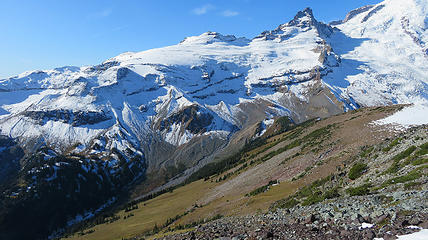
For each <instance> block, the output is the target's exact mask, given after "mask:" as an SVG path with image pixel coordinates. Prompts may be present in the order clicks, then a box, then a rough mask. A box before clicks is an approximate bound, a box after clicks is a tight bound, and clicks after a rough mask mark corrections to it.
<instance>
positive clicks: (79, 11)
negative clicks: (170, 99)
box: [0, 0, 382, 79]
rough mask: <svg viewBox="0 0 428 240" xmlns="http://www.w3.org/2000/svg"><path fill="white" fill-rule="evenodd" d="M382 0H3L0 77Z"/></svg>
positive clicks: (324, 15) (334, 13) (247, 33)
mask: <svg viewBox="0 0 428 240" xmlns="http://www.w3.org/2000/svg"><path fill="white" fill-rule="evenodd" d="M379 2H382V1H380V0H357V1H346V2H343V1H339V0H327V1H322V2H319V1H316V0H307V1H304V2H302V1H300V2H296V1H280V0H270V1H268V3H261V2H258V1H255V0H233V1H226V0H218V1H212V0H211V1H198V0H189V1H186V2H176V1H173V0H168V1H165V2H163V3H159V2H141V1H137V0H129V1H126V4H122V3H119V2H117V1H114V0H108V1H100V0H96V1H91V2H85V1H82V0H78V1H75V2H72V3H71V2H59V1H55V0H47V1H44V2H43V3H39V2H37V3H36V2H33V1H31V0H25V1H22V2H20V3H16V2H14V1H12V0H5V2H4V3H2V9H1V10H0V11H1V14H0V31H1V32H2V33H3V36H2V38H1V39H0V52H1V53H2V54H1V55H0V79H4V78H8V77H13V76H16V75H18V74H20V73H23V72H26V71H34V70H48V69H54V68H60V67H64V66H76V67H82V66H90V65H96V64H99V63H101V62H103V61H105V60H107V59H109V58H112V57H115V56H117V55H119V54H121V53H124V52H140V51H145V50H149V49H153V48H160V47H165V46H170V45H174V44H178V43H179V42H180V41H181V40H183V39H184V38H186V37H189V36H197V35H200V34H202V33H204V32H208V31H212V32H219V33H221V34H223V35H235V36H236V37H246V38H249V39H252V38H254V37H256V36H257V35H258V34H260V33H261V32H263V31H265V30H272V29H275V28H276V27H277V26H278V25H280V24H283V23H286V22H288V21H290V20H291V19H292V18H293V17H294V16H295V14H296V13H297V12H298V11H301V10H303V9H305V8H306V7H310V8H311V9H312V10H313V12H314V15H315V18H316V19H317V20H319V21H322V22H324V23H329V22H331V21H334V20H341V19H343V18H344V17H345V16H346V14H347V13H348V12H349V11H351V10H353V9H356V8H358V7H362V6H365V5H370V4H377V3H379ZM166 3H168V4H166Z"/></svg>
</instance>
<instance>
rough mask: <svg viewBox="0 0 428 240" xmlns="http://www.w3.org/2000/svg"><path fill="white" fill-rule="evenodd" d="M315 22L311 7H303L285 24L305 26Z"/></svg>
mask: <svg viewBox="0 0 428 240" xmlns="http://www.w3.org/2000/svg"><path fill="white" fill-rule="evenodd" d="M315 22H317V21H316V20H315V17H314V14H313V12H312V9H311V8H305V9H304V10H303V11H299V12H298V13H297V14H296V16H295V17H294V19H293V20H291V21H290V22H289V23H288V24H287V26H298V27H307V26H310V25H314V23H315Z"/></svg>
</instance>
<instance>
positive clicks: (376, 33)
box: [323, 0, 428, 106]
mask: <svg viewBox="0 0 428 240" xmlns="http://www.w3.org/2000/svg"><path fill="white" fill-rule="evenodd" d="M363 10H364V11H363ZM427 12H428V2H427V1H425V0H387V1H384V2H381V3H379V4H377V5H375V6H370V8H362V9H360V11H356V12H355V13H354V14H352V15H351V16H350V17H349V18H347V19H346V21H343V22H342V23H341V24H339V25H336V27H337V28H338V29H339V31H335V34H334V36H333V37H332V38H331V39H330V40H329V41H330V43H331V45H332V46H333V48H334V50H335V51H336V53H338V54H340V57H341V59H342V66H341V67H340V68H339V69H337V70H336V71H335V72H334V74H332V75H330V76H328V77H327V78H324V79H323V80H324V81H325V82H326V83H327V84H329V85H330V86H331V88H332V89H333V90H334V91H335V92H336V93H337V94H338V95H341V96H342V97H343V98H350V97H352V98H353V99H355V100H356V101H357V102H358V103H359V104H360V105H362V106H373V105H384V104H395V103H415V102H427V99H428V95H427V92H428V75H427V73H428V51H427V49H428V45H427V41H428V14H427Z"/></svg>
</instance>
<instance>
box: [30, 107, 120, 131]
mask: <svg viewBox="0 0 428 240" xmlns="http://www.w3.org/2000/svg"><path fill="white" fill-rule="evenodd" d="M23 115H24V116H25V117H28V118H31V119H33V120H35V121H36V123H37V124H39V125H45V124H46V122H47V121H58V122H62V123H68V124H70V125H71V126H73V127H78V126H82V125H93V124H97V123H100V122H104V121H107V120H110V119H111V118H112V117H109V116H106V114H105V113H103V112H93V111H90V112H84V111H77V112H72V111H69V110H63V109H59V110H48V111H26V112H24V113H23Z"/></svg>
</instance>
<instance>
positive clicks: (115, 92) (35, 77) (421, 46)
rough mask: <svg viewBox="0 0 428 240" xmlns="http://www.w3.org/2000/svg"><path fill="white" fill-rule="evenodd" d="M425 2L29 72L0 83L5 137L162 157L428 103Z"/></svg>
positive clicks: (393, 1) (0, 124) (398, 0)
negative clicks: (275, 128) (270, 123)
mask: <svg viewBox="0 0 428 240" xmlns="http://www.w3.org/2000/svg"><path fill="white" fill-rule="evenodd" d="M427 5H428V3H427V2H426V1H424V0H386V1H384V2H381V3H379V4H377V5H374V6H366V7H362V8H360V9H357V10H355V11H352V12H351V13H350V14H348V16H347V17H346V19H345V20H343V21H339V22H336V23H335V25H332V26H330V25H326V24H324V23H321V22H319V21H317V20H316V19H315V17H314V16H313V14H312V10H310V9H305V10H303V11H301V12H299V13H298V14H297V15H296V16H295V18H294V19H292V20H291V21H290V22H288V23H286V24H282V25H280V26H279V27H278V28H277V29H274V30H271V31H265V32H263V33H261V34H260V35H259V36H257V37H255V38H254V39H251V40H250V39H245V38H236V37H234V36H224V35H221V34H219V33H215V32H207V33H204V34H202V35H200V36H193V37H188V38H186V39H184V40H183V41H182V42H181V43H179V44H177V45H174V46H169V47H164V48H159V49H152V50H148V51H143V52H137V53H132V52H128V53H123V54H121V55H119V56H117V57H113V58H111V59H108V60H107V61H105V62H104V63H102V64H100V65H97V66H89V67H80V68H79V67H63V68H58V69H53V70H49V71H33V72H26V73H23V74H20V75H18V76H15V77H11V78H8V79H3V80H0V134H1V135H6V136H8V137H11V138H18V139H19V140H20V142H21V143H22V144H23V145H24V146H25V147H26V149H27V150H31V149H37V148H38V147H39V146H43V145H44V144H47V145H49V146H51V147H53V148H55V149H56V150H57V151H59V152H67V151H72V152H74V153H80V154H89V155H94V156H97V157H100V155H102V154H103V153H107V155H109V156H108V158H109V159H110V158H111V157H112V156H111V155H110V154H108V152H109V151H111V150H113V149H117V150H119V151H121V152H126V150H127V149H131V150H135V151H139V154H140V155H142V156H143V155H144V156H146V157H148V158H155V157H156V154H157V152H156V150H155V149H160V148H159V146H161V147H162V149H166V150H167V151H174V150H173V149H177V148H178V147H179V146H183V145H186V144H187V145H189V146H190V145H192V141H197V139H205V138H206V137H210V138H214V139H218V140H219V141H221V142H223V143H226V142H227V141H228V139H229V138H230V137H231V136H232V135H233V133H235V132H236V131H239V129H242V128H243V127H245V126H248V125H249V124H252V123H255V122H257V121H263V120H269V119H272V118H274V117H275V116H280V115H289V116H291V117H292V118H293V119H294V120H295V121H296V122H299V121H303V120H306V119H308V118H313V117H319V116H320V117H326V116H330V115H332V114H337V113H340V112H342V111H346V110H348V109H353V108H358V107H359V106H373V105H386V104H394V103H414V102H421V103H424V102H427V99H428V76H427V73H428V64H427V63H428V61H427V59H428V56H427V54H428V53H427V47H428V46H427V41H428V35H427V26H428V20H427V19H428V18H427ZM330 90H331V92H330ZM154 146H156V147H154ZM171 149H172V150H171ZM212 150H214V148H213V149H212ZM128 152H129V151H128ZM171 154H172V153H171ZM125 155H126V158H130V157H131V154H125ZM203 155H204V156H206V155H207V154H203ZM167 156H170V155H168V154H167ZM101 157H102V156H101ZM113 158H114V156H113Z"/></svg>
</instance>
